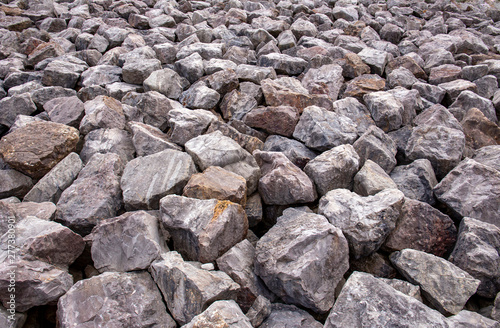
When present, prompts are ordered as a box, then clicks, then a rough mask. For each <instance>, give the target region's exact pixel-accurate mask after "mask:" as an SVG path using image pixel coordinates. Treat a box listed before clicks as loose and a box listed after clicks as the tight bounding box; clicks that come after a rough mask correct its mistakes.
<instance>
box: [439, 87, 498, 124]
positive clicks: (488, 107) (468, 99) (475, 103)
mask: <svg viewBox="0 0 500 328" xmlns="http://www.w3.org/2000/svg"><path fill="white" fill-rule="evenodd" d="M471 108H477V109H479V110H480V111H481V112H482V113H483V114H484V115H485V116H486V117H487V118H488V119H489V120H490V121H492V122H497V121H498V120H497V116H496V113H495V107H494V106H493V103H492V102H491V100H489V99H486V98H483V97H481V96H478V95H477V94H475V93H474V92H472V91H469V90H465V91H462V92H461V93H460V95H459V96H458V98H457V100H455V101H454V102H453V104H451V105H450V107H448V110H449V111H450V113H452V114H453V116H455V118H456V119H457V120H459V121H461V120H462V119H463V118H464V116H465V114H466V113H467V112H468V111H469V110H470V109H471Z"/></svg>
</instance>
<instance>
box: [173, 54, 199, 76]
mask: <svg viewBox="0 0 500 328" xmlns="http://www.w3.org/2000/svg"><path fill="white" fill-rule="evenodd" d="M175 70H176V71H177V73H179V75H180V76H182V77H185V78H186V79H187V80H188V81H189V83H194V82H196V81H197V80H198V79H199V78H200V77H202V76H203V73H204V69H203V58H202V57H201V56H200V55H199V54H198V53H193V54H192V55H190V56H188V57H186V58H183V59H180V60H177V61H176V62H175Z"/></svg>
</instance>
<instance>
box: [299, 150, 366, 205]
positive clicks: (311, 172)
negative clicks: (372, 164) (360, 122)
mask: <svg viewBox="0 0 500 328" xmlns="http://www.w3.org/2000/svg"><path fill="white" fill-rule="evenodd" d="M358 169H359V156H358V154H357V153H356V150H355V149H354V147H353V146H351V145H341V146H337V147H335V148H332V149H330V150H327V151H325V152H324V153H322V154H321V155H319V156H317V157H315V158H313V159H312V160H311V161H309V163H307V165H306V166H305V167H304V172H306V174H307V175H308V176H309V177H310V178H311V179H312V180H313V181H314V184H315V185H316V190H317V191H318V194H320V195H321V196H322V195H324V194H326V193H327V192H328V191H330V190H333V189H337V188H345V189H351V187H352V181H353V178H354V175H355V174H356V173H357V172H358Z"/></svg>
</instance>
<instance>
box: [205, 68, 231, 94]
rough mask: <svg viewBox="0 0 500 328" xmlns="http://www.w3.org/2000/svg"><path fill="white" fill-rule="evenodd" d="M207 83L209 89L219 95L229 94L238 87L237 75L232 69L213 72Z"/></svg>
mask: <svg viewBox="0 0 500 328" xmlns="http://www.w3.org/2000/svg"><path fill="white" fill-rule="evenodd" d="M207 81H208V84H209V85H210V87H211V88H212V89H214V90H215V91H217V92H218V93H220V94H226V93H228V92H231V91H233V90H234V89H237V88H238V86H239V81H238V75H237V74H236V72H235V71H234V70H232V69H226V70H222V71H218V72H215V73H214V74H212V75H210V76H209V77H208V78H207Z"/></svg>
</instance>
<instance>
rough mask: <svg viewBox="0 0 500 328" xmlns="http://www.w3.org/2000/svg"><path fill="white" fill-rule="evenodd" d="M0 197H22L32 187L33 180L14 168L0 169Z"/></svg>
mask: <svg viewBox="0 0 500 328" xmlns="http://www.w3.org/2000/svg"><path fill="white" fill-rule="evenodd" d="M0 181H2V182H1V183H0V198H6V197H11V196H14V197H19V198H23V197H24V195H26V193H28V192H29V191H30V189H31V188H32V187H33V180H32V179H31V178H30V177H28V176H26V175H24V174H22V173H21V172H18V171H16V170H11V169H6V170H0Z"/></svg>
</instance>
